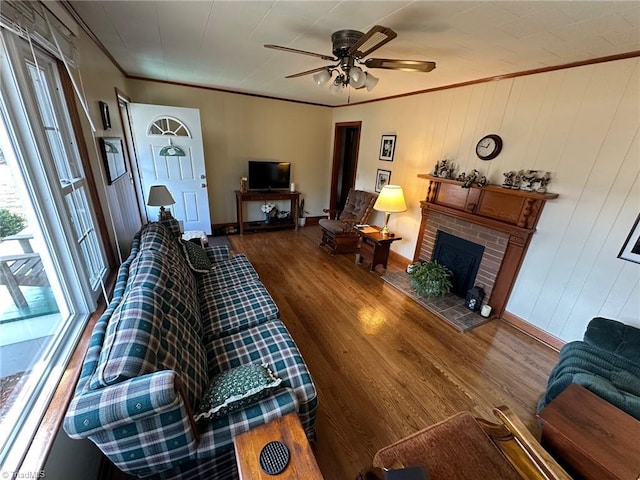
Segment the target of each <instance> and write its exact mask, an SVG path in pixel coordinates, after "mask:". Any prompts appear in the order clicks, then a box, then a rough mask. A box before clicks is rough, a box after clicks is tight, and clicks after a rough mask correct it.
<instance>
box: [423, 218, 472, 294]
mask: <svg viewBox="0 0 640 480" xmlns="http://www.w3.org/2000/svg"><path fill="white" fill-rule="evenodd" d="M483 253H484V247H483V246H482V245H478V244H477V243H473V242H470V241H468V240H465V239H464V238H460V237H456V236H455V235H451V234H449V233H446V232H443V231H441V230H438V233H437V235H436V244H435V246H434V247H433V258H432V260H433V261H435V262H438V263H439V264H440V265H444V266H445V267H447V268H448V269H449V270H451V273H452V277H453V278H452V279H451V283H452V284H453V287H452V288H451V293H453V294H455V295H458V296H459V297H464V296H465V295H466V294H467V290H469V289H470V288H471V287H473V282H475V280H476V275H477V274H478V269H479V268H480V261H481V260H482V255H483Z"/></svg>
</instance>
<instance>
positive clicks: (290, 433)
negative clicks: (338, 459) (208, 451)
mask: <svg viewBox="0 0 640 480" xmlns="http://www.w3.org/2000/svg"><path fill="white" fill-rule="evenodd" d="M273 440H277V441H280V442H282V443H284V444H285V445H286V446H287V447H288V448H289V454H290V458H289V464H288V465H287V467H286V468H285V469H284V471H283V472H282V473H280V474H278V475H275V476H274V475H268V474H266V473H265V472H263V471H262V468H260V460H259V455H260V451H261V450H262V447H264V446H265V445H266V444H267V443H269V442H271V441H273ZM233 445H234V447H235V450H236V462H237V464H238V472H239V474H240V479H241V480H260V479H275V478H277V479H278V480H289V479H291V480H293V479H305V480H307V479H308V480H314V479H320V480H321V479H322V478H323V477H322V474H321V473H320V469H319V468H318V464H317V462H316V458H315V457H314V455H313V452H312V451H311V446H310V445H309V442H308V441H307V436H306V435H305V434H304V430H303V429H302V425H301V424H300V419H299V418H298V415H297V414H296V413H290V414H289V415H285V416H284V417H281V418H278V419H276V420H274V421H272V422H269V423H265V424H264V425H261V426H259V427H257V428H253V429H251V430H249V431H248V432H245V433H242V434H240V435H238V436H237V437H235V438H234V439H233Z"/></svg>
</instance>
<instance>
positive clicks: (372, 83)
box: [364, 72, 378, 92]
mask: <svg viewBox="0 0 640 480" xmlns="http://www.w3.org/2000/svg"><path fill="white" fill-rule="evenodd" d="M366 75H367V79H366V80H365V82H364V86H365V87H367V92H370V91H371V90H373V89H374V88H376V85H377V84H378V78H377V77H374V76H373V75H371V74H370V73H369V72H367V73H366Z"/></svg>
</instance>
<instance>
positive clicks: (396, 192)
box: [373, 185, 407, 213]
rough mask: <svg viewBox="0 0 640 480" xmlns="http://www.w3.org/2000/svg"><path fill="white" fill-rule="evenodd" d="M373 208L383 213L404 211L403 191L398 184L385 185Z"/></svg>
mask: <svg viewBox="0 0 640 480" xmlns="http://www.w3.org/2000/svg"><path fill="white" fill-rule="evenodd" d="M373 209H374V210H377V211H379V212H385V213H399V212H406V210H407V203H406V202H405V201H404V192H403V191H402V187H401V186H400V185H385V186H384V187H382V191H381V192H380V195H378V199H377V200H376V203H375V204H374V205H373Z"/></svg>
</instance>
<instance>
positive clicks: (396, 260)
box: [389, 250, 411, 270]
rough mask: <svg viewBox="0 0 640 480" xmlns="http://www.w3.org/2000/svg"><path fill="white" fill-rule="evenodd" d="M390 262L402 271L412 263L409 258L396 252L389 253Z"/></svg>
mask: <svg viewBox="0 0 640 480" xmlns="http://www.w3.org/2000/svg"><path fill="white" fill-rule="evenodd" d="M389 262H390V263H392V264H393V265H395V266H396V267H399V268H401V269H402V270H404V269H406V268H407V265H409V264H410V263H411V260H409V259H408V258H407V257H404V256H402V255H400V254H399V253H396V252H394V251H393V250H390V251H389Z"/></svg>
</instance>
